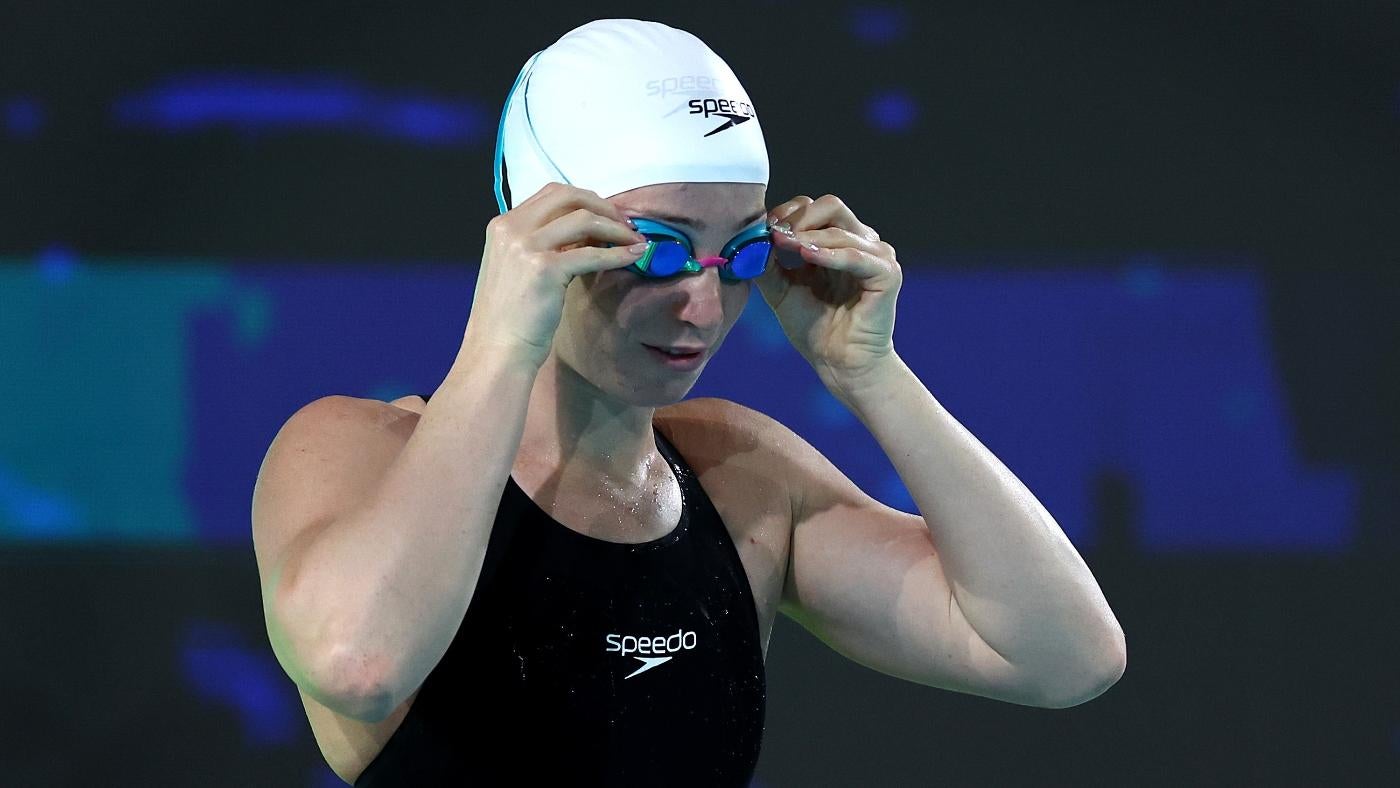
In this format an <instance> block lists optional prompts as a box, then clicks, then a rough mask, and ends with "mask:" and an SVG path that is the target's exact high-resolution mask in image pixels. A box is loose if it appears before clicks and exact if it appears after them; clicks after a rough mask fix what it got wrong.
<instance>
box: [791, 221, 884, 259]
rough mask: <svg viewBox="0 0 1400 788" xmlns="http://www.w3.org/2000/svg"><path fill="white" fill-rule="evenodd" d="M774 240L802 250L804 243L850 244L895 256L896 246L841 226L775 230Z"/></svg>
mask: <svg viewBox="0 0 1400 788" xmlns="http://www.w3.org/2000/svg"><path fill="white" fill-rule="evenodd" d="M773 240H774V242H775V244H776V245H777V246H778V247H779V248H784V249H788V250H791V251H792V252H793V253H794V254H797V253H799V252H800V250H801V248H802V246H803V245H804V244H809V243H810V244H814V245H816V246H817V247H820V248H838V247H843V246H849V247H853V248H856V249H860V250H861V251H864V252H869V253H870V254H873V255H875V256H876V257H884V258H889V259H893V258H894V247H892V246H890V245H889V244H887V243H885V242H884V241H872V240H870V239H869V238H866V237H865V236H863V235H859V234H857V233H853V232H851V231H850V230H846V229H844V228H841V227H821V228H818V229H813V230H794V231H793V232H792V233H782V232H778V231H774V232H773Z"/></svg>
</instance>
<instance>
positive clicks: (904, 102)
mask: <svg viewBox="0 0 1400 788" xmlns="http://www.w3.org/2000/svg"><path fill="white" fill-rule="evenodd" d="M918 114H919V108H918V105H917V104H916V103H915V102H914V99H913V97H912V96H910V95H909V94H908V93H906V92H904V91H902V90H895V89H891V90H886V91H884V92H881V93H877V94H875V95H873V96H871V97H870V99H869V100H868V101H867V102H866V109H865V116H866V120H867V121H869V123H870V125H872V126H874V127H875V128H876V129H878V130H880V131H883V132H904V131H908V130H909V129H910V128H912V127H913V126H914V122H915V120H916V119H917V118H918Z"/></svg>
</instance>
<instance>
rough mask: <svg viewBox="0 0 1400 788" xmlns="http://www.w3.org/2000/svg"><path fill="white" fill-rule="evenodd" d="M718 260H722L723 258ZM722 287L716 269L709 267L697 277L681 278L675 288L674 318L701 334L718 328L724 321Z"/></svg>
mask: <svg viewBox="0 0 1400 788" xmlns="http://www.w3.org/2000/svg"><path fill="white" fill-rule="evenodd" d="M707 259H710V258H707ZM719 259H720V260H721V261H723V259H724V258H719ZM701 264H702V265H704V262H703V261H701ZM723 287H724V282H722V281H720V278H719V269H717V268H713V267H710V266H706V267H705V268H704V269H703V270H701V271H700V273H698V274H691V275H688V276H682V277H680V281H679V282H677V287H676V294H677V295H676V298H677V302H678V303H677V306H676V317H678V318H680V319H681V320H684V321H685V322H687V323H690V324H691V325H693V326H695V327H696V328H698V329H700V330H701V331H704V332H712V331H714V330H715V329H717V328H719V326H720V325H721V324H722V323H723V322H724V298H723V292H724V291H723Z"/></svg>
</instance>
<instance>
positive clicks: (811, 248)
mask: <svg viewBox="0 0 1400 788" xmlns="http://www.w3.org/2000/svg"><path fill="white" fill-rule="evenodd" d="M802 245H803V246H805V247H807V248H808V249H810V250H812V251H813V252H818V251H821V249H820V248H819V247H818V246H817V245H816V244H814V243H812V242H811V241H807V242H806V243H804V244H802Z"/></svg>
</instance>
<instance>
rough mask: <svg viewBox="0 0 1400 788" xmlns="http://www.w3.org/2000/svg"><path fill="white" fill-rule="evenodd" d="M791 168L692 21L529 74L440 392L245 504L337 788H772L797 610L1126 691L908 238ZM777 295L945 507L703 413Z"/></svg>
mask: <svg viewBox="0 0 1400 788" xmlns="http://www.w3.org/2000/svg"><path fill="white" fill-rule="evenodd" d="M502 168H504V172H505V178H503V177H502ZM768 180H769V166H768V153H767V145H766V143H765V139H764V135H763V130H762V127H761V124H760V116H759V114H758V113H757V111H756V109H755V106H754V104H753V102H752V100H751V99H750V97H749V95H748V93H747V92H746V91H745V90H744V88H743V86H742V85H741V84H740V83H739V81H738V79H737V78H736V77H735V75H734V73H733V72H732V71H731V70H730V68H729V66H728V65H727V64H726V63H725V62H724V61H723V60H722V59H721V58H720V57H719V56H718V55H717V54H715V53H714V52H713V51H712V50H711V49H710V48H709V47H708V46H707V45H705V44H704V43H703V42H702V41H700V40H699V39H698V38H696V37H695V36H693V35H691V34H690V33H687V32H685V31H682V30H678V29H676V28H673V27H669V26H666V25H663V24H660V23H656V22H645V21H638V20H630V19H605V20H598V21H594V22H590V23H588V24H585V25H583V26H581V27H578V28H576V29H574V30H572V31H570V32H569V33H567V34H565V35H564V36H563V37H561V38H560V39H559V40H558V41H556V42H555V43H554V44H552V45H551V46H549V47H548V48H546V49H544V50H543V51H541V52H538V53H536V54H535V55H533V56H532V57H530V58H529V59H528V60H527V61H526V63H525V65H524V67H523V68H522V69H521V71H520V74H519V77H518V78H517V80H516V82H515V84H514V86H513V87H512V88H511V90H510V92H509V94H508V95H507V98H506V102H505V106H504V109H503V112H502V117H501V122H500V130H499V134H498V140H497V165H496V194H497V199H498V203H499V209H500V215H498V216H495V217H493V218H492V219H491V220H490V221H488V222H486V228H485V240H484V249H483V254H482V257H481V266H480V270H479V273H478V275H477V281H476V286H475V291H474V293H473V296H472V302H471V307H470V312H469V316H468V318H467V320H466V325H465V328H464V331H463V336H462V340H461V343H460V346H459V347H458V348H457V349H456V355H455V358H454V360H453V362H452V364H451V366H450V369H449V370H448V372H447V373H446V375H445V377H444V379H443V380H442V382H441V384H440V385H438V387H437V388H436V389H435V390H434V391H432V392H431V393H430V394H428V395H427V396H422V397H419V396H411V397H405V398H403V399H399V400H395V401H393V402H388V403H386V402H380V401H376V400H367V399H359V398H354V397H346V396H330V397H325V398H322V399H318V400H316V401H314V402H311V403H310V404H308V405H306V406H304V407H303V408H301V409H300V410H298V411H297V412H296V413H295V414H293V415H292V416H291V417H290V418H289V419H288V420H287V422H286V423H285V424H284V425H283V427H282V429H281V430H280V432H279V433H278V435H277V436H276V438H275V439H274V441H273V443H272V445H271V446H270V447H269V449H268V452H267V455H266V457H265V458H264V461H263V465H262V468H261V470H260V472H259V475H258V481H257V485H256V487H255V490H254V496H253V505H252V509H253V512H252V514H253V536H254V545H255V549H256V555H257V560H258V566H259V571H260V576H261V582H262V591H263V600H264V611H265V617H266V622H267V627H268V635H269V638H270V641H271V643H272V647H273V650H274V652H275V654H276V656H277V659H278V660H279V662H280V664H281V665H282V667H283V669H284V670H285V671H286V672H287V674H288V676H289V677H290V678H291V679H292V680H293V681H294V682H295V683H296V685H297V687H298V689H299V691H300V693H301V697H302V700H303V703H304V705H305V708H306V712H307V716H308V719H309V721H310V724H311V727H312V730H313V732H314V734H315V736H316V741H317V743H318V745H319V746H320V748H321V751H322V753H323V755H324V756H325V758H326V760H327V762H328V763H329V764H330V766H331V767H332V768H333V769H334V770H335V772H336V773H337V774H338V775H339V776H340V777H341V778H342V779H344V780H345V781H346V782H347V783H351V784H354V785H357V786H403V785H458V784H464V785H498V784H505V783H510V784H520V783H529V782H532V781H534V780H537V779H538V780H548V781H551V783H552V784H560V783H564V784H569V785H705V786H730V785H732V786H743V785H747V784H748V783H749V781H750V780H751V779H752V777H753V773H754V768H755V764H756V763H757V760H758V754H759V749H760V743H761V739H762V734H763V729H764V713H765V703H766V683H765V680H766V674H765V669H764V663H765V657H766V653H767V647H768V639H769V634H770V633H771V631H772V626H773V622H774V620H775V618H776V616H777V615H778V613H779V612H781V613H784V614H786V615H787V616H788V617H790V618H791V619H793V620H794V621H796V622H798V623H800V624H801V625H802V626H803V627H805V628H806V629H808V630H809V631H810V632H812V633H813V634H814V635H815V636H816V637H818V638H820V639H821V640H822V641H823V642H824V643H825V644H826V645H828V646H829V647H830V648H832V649H834V650H835V651H837V652H838V653H840V654H842V655H844V656H846V657H848V658H850V659H852V660H855V661H857V662H859V663H860V664H862V665H865V666H867V667H869V668H871V669H874V670H877V671H880V672H882V673H885V674H888V675H890V676H895V677H898V678H901V679H905V680H907V681H910V682H913V683H916V684H920V685H925V686H930V687H939V688H943V689H948V690H952V691H955V692H963V693H971V694H975V695H980V696H984V697H988V698H995V699H1000V700H1004V701H1008V702H1011V703H1017V704H1023V705H1029V706H1042V707H1052V708H1057V707H1064V706H1070V705H1074V704H1077V703H1081V702H1084V701H1086V700H1088V699H1090V698H1093V697H1095V696H1096V695H1098V694H1099V693H1101V692H1103V691H1104V690H1105V689H1106V688H1107V687H1108V686H1110V685H1111V684H1113V683H1114V681H1116V680H1117V679H1118V677H1119V676H1120V675H1121V674H1122V672H1123V669H1124V665H1125V661H1126V646H1125V642H1124V638H1123V633H1122V629H1121V627H1120V626H1119V624H1118V622H1117V620H1116V619H1115V617H1114V615H1113V613H1112V612H1111V610H1110V609H1109V606H1108V604H1107V602H1106V601H1105V600H1104V598H1103V596H1102V593H1101V592H1100V590H1099V587H1098V585H1097V583H1096V582H1095V580H1094V578H1093V576H1092V575H1091V574H1090V572H1089V570H1088V568H1087V567H1086V566H1085V564H1084V562H1083V560H1082V559H1081V558H1080V556H1079V554H1078V553H1077V552H1076V551H1075V549H1074V547H1073V545H1072V544H1071V543H1070V541H1069V540H1068V539H1067V538H1066V537H1065V535H1064V533H1063V532H1062V531H1061V529H1060V528H1059V526H1058V525H1057V524H1056V523H1055V521H1054V519H1053V518H1052V517H1051V516H1050V514H1049V513H1048V512H1047V511H1046V510H1045V508H1044V507H1043V506H1042V505H1041V504H1040V502H1039V501H1037V500H1036V498H1035V497H1034V496H1033V495H1032V494H1031V492H1030V491H1029V490H1028V489H1027V488H1026V487H1025V486H1024V485H1023V484H1021V482H1020V481H1019V480H1017V479H1016V477H1015V476H1014V475H1013V474H1012V473H1011V472H1010V471H1009V470H1008V469H1007V468H1006V467H1005V466H1004V465H1003V464H1002V463H1001V462H1000V461H998V460H997V458H996V457H995V456H993V455H992V454H991V452H989V451H988V450H987V449H986V447H984V446H983V445H982V444H981V443H980V442H979V441H978V440H977V439H976V438H975V437H974V436H973V435H972V434H970V433H969V432H968V431H967V430H966V429H965V428H964V427H963V426H962V425H961V424H960V423H959V422H958V421H957V420H956V419H955V418H954V417H953V416H952V415H951V414H950V413H949V412H948V411H947V410H946V409H945V408H944V407H943V406H942V405H941V404H940V403H939V402H938V401H937V400H936V399H935V398H934V397H933V395H932V394H930V392H929V390H928V389H927V388H926V387H925V386H924V384H923V383H922V382H921V381H920V380H919V378H918V377H916V376H915V375H914V373H913V372H912V371H911V370H910V369H909V367H908V366H907V365H906V364H905V363H904V362H903V361H902V360H901V358H900V356H899V354H898V353H897V352H896V348H895V346H894V339H893V338H894V324H895V301H896V298H897V296H898V294H899V290H900V284H901V280H902V274H901V269H900V264H899V262H898V259H897V255H896V250H895V248H894V247H893V246H891V244H890V243H889V242H888V241H887V240H886V239H883V238H882V237H881V236H880V234H879V233H877V232H876V230H875V229H874V228H873V227H872V226H870V225H868V224H866V223H865V222H864V221H862V220H861V219H860V218H858V217H857V215H856V214H855V213H854V211H853V209H852V207H851V206H849V205H847V204H846V202H845V201H843V200H841V199H840V198H838V197H836V196H834V195H831V194H824V195H822V196H819V197H817V198H812V197H810V196H807V195H796V196H793V197H790V198H787V199H783V200H781V201H777V202H775V203H773V204H771V205H770V204H769V201H768V195H767V185H768ZM507 187H509V192H510V198H509V199H508V198H507V196H506V189H507ZM754 288H756V289H757V290H758V291H759V293H760V294H761V297H762V299H763V301H764V306H763V308H767V309H771V310H772V312H773V314H774V315H775V317H776V319H777V321H778V322H779V324H780V325H781V326H782V329H783V332H784V334H785V335H786V337H787V339H788V340H789V341H790V342H791V343H792V345H793V347H794V348H795V349H796V350H797V351H798V352H799V353H800V354H801V355H802V356H803V358H805V359H806V360H807V361H808V362H809V363H810V364H811V365H812V367H813V369H814V370H816V372H817V374H818V376H819V377H820V379H821V381H822V383H823V384H825V386H826V387H827V389H828V390H829V391H830V392H831V393H832V395H833V396H835V397H836V398H837V399H838V400H839V401H840V402H841V403H842V404H843V405H844V406H845V407H847V408H848V409H850V411H851V412H852V413H853V414H855V415H856V416H858V417H859V419H860V421H861V422H862V423H863V424H864V425H865V427H866V428H867V429H868V430H869V431H870V433H871V434H872V436H873V437H874V438H875V439H876V440H877V441H878V442H879V445H880V446H881V448H882V449H883V450H884V451H885V453H886V454H887V455H888V457H889V459H890V461H891V462H892V463H893V465H894V467H895V469H896V470H897V471H898V472H899V474H900V477H901V478H902V479H903V480H904V482H905V484H906V485H907V487H908V489H909V491H910V493H911V494H912V496H913V499H914V501H915V502H916V503H917V505H918V510H919V513H917V514H916V513H909V512H903V511H898V510H896V509H893V508H891V507H889V506H886V505H884V504H882V503H880V502H878V501H876V500H875V499H873V498H872V497H870V496H869V495H868V494H866V493H865V492H864V491H862V490H861V489H859V488H858V487H857V486H856V485H855V484H854V483H852V482H851V480H850V479H849V478H847V477H846V476H845V475H844V474H843V473H842V472H841V471H840V470H839V469H838V468H837V467H836V466H835V465H834V464H833V463H832V462H831V461H830V460H829V459H828V458H827V457H825V456H823V455H822V454H821V453H820V452H818V451H817V450H816V449H814V448H813V447H812V446H811V445H810V444H809V443H807V441H806V440H804V439H803V438H802V437H801V436H799V435H797V434H795V433H794V432H793V431H791V430H790V429H788V428H787V427H785V426H784V425H783V424H782V423H781V422H780V421H778V420H777V419H776V418H774V417H772V416H769V415H767V414H764V413H760V412H757V411H754V410H752V409H750V408H746V407H744V406H742V405H739V404H737V403H734V402H731V401H729V400H725V399H722V398H698V399H686V395H687V393H688V392H689V391H690V390H691V388H692V387H693V386H694V385H695V383H696V381H697V379H698V378H699V376H700V374H701V372H702V371H703V370H704V368H705V366H706V364H707V363H708V362H709V360H710V358H712V357H713V356H714V355H715V354H716V353H717V352H719V349H720V347H721V344H722V343H723V341H724V339H725V336H726V335H727V334H728V332H729V331H730V329H731V328H732V327H733V325H734V323H735V321H736V320H738V318H739V315H740V313H741V312H742V311H743V309H744V306H745V303H746V302H747V301H748V299H749V296H750V292H751V290H752V289H754ZM934 339H935V338H930V340H931V341H933V340H934Z"/></svg>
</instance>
